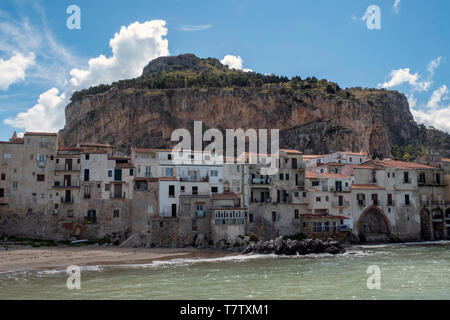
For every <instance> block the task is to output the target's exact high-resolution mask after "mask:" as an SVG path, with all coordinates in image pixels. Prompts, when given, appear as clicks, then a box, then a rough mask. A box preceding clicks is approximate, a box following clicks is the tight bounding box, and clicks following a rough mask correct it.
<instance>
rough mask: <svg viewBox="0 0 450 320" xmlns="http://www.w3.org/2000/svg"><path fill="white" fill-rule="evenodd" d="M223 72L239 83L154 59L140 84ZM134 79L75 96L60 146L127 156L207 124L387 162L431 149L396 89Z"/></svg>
mask: <svg viewBox="0 0 450 320" xmlns="http://www.w3.org/2000/svg"><path fill="white" fill-rule="evenodd" d="M183 72H184V73H183ZM218 72H219V73H220V72H222V73H221V76H220V77H223V78H224V79H225V78H227V77H230V79H231V78H233V77H234V78H233V79H239V75H236V74H233V73H232V71H231V70H229V69H228V67H226V66H224V65H222V64H221V63H220V62H219V61H218V60H217V59H214V58H208V59H200V58H198V57H196V56H195V55H193V54H183V55H179V56H175V57H160V58H157V59H155V60H153V61H151V62H150V63H149V64H148V65H147V66H146V67H145V69H144V71H143V79H144V80H145V77H146V76H148V77H156V78H158V77H159V76H161V79H159V78H158V79H159V80H161V81H163V80H164V79H167V77H166V76H167V74H171V75H177V76H179V77H181V78H183V79H184V77H185V76H186V77H187V76H188V75H192V74H197V75H199V76H200V78H202V77H205V78H207V77H208V75H214V74H215V73H218ZM227 72H229V73H230V74H229V73H227ZM233 72H237V71H233ZM160 73H164V74H165V75H160ZM174 77H175V76H174ZM175 78H176V77H175ZM170 79H172V78H170ZM134 80H136V79H134ZM134 80H133V79H131V80H130V81H129V82H130V83H129V84H127V81H128V80H124V83H122V84H121V83H117V84H113V85H111V86H103V87H98V88H95V87H94V88H90V89H89V90H87V91H86V92H85V94H78V95H77V98H76V99H73V100H72V102H71V103H70V104H69V105H68V106H67V107H66V125H65V127H64V129H63V130H62V131H61V132H60V134H61V138H62V141H63V144H64V145H66V146H72V145H76V144H77V143H78V142H102V143H110V144H114V145H117V146H119V151H123V152H127V151H129V149H130V147H138V148H139V147H141V148H158V147H162V148H165V147H169V146H170V145H172V144H173V143H171V142H170V137H171V134H172V132H173V130H175V129H178V128H186V129H188V130H189V131H190V132H191V133H192V132H193V122H194V121H202V122H203V126H204V130H206V129H208V128H218V129H219V130H221V131H224V130H225V129H238V128H241V129H244V130H247V129H249V128H252V129H279V130H280V147H282V148H292V149H297V150H301V151H302V152H303V153H304V154H326V153H331V152H335V151H342V150H351V151H361V150H364V151H368V152H369V153H370V154H371V155H376V156H379V157H388V156H391V154H390V150H391V147H393V146H394V145H402V146H404V145H407V144H419V145H421V146H423V147H427V146H428V145H430V143H431V142H430V141H431V140H430V141H429V138H427V137H423V138H421V139H419V136H420V134H421V133H420V130H419V129H418V128H419V126H418V125H417V124H416V123H415V122H414V119H413V116H412V114H411V112H410V109H409V105H408V101H407V99H406V97H405V96H404V95H403V94H400V93H398V92H396V91H389V90H376V89H362V88H350V89H346V90H342V89H340V90H339V91H330V92H327V91H323V90H322V91H321V90H317V89H314V88H310V86H311V84H312V83H307V84H305V85H301V86H298V85H295V84H294V83H290V84H289V85H287V83H281V84H280V83H273V84H267V86H266V85H265V86H261V85H259V86H258V85H256V84H252V83H249V84H247V85H243V86H235V85H226V84H223V83H222V84H217V85H214V82H212V84H211V85H208V86H205V87H199V86H195V85H193V86H191V87H185V86H183V85H181V86H178V87H176V86H175V87H173V88H163V89H156V88H149V87H147V86H146V84H145V81H144V80H142V79H140V80H142V81H143V82H142V81H141V82H140V81H138V80H139V79H138V80H136V81H134ZM222 80H223V79H222ZM223 81H225V80H223ZM321 81H322V80H321ZM321 81H318V82H317V81H316V82H315V84H316V85H317V84H318V83H319V85H320V83H321ZM324 81H325V80H324ZM225 82H226V81H225ZM225 82H224V83H225ZM291 82H292V81H291ZM169 83H173V81H172V80H170V81H169ZM434 140H436V141H443V142H442V145H443V146H445V145H450V135H448V134H444V133H442V132H438V136H436V138H434ZM441 149H442V148H441ZM444 149H445V148H444ZM447 149H448V148H447ZM441 151H442V150H441ZM446 152H447V153H448V152H449V150H446Z"/></svg>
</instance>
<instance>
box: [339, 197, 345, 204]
mask: <svg viewBox="0 0 450 320" xmlns="http://www.w3.org/2000/svg"><path fill="white" fill-rule="evenodd" d="M343 204H344V197H343V196H339V206H342V205H343Z"/></svg>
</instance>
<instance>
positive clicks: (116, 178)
mask: <svg viewBox="0 0 450 320" xmlns="http://www.w3.org/2000/svg"><path fill="white" fill-rule="evenodd" d="M114 181H122V169H114Z"/></svg>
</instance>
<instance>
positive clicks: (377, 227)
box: [356, 206, 391, 242]
mask: <svg viewBox="0 0 450 320" xmlns="http://www.w3.org/2000/svg"><path fill="white" fill-rule="evenodd" d="M356 229H357V230H358V236H359V238H360V241H363V242H377V241H389V240H390V236H391V226H390V224H389V220H388V219H387V217H386V215H385V214H384V212H383V211H381V210H380V209H379V208H378V207H375V206H372V207H369V208H367V209H366V210H364V212H363V213H362V214H361V216H360V217H359V219H358V222H357V224H356Z"/></svg>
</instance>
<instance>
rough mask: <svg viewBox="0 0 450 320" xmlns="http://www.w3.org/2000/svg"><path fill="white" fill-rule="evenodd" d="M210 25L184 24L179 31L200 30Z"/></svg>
mask: <svg viewBox="0 0 450 320" xmlns="http://www.w3.org/2000/svg"><path fill="white" fill-rule="evenodd" d="M211 27H212V25H210V24H204V25H184V26H181V27H180V30H181V31H200V30H205V29H209V28H211Z"/></svg>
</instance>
